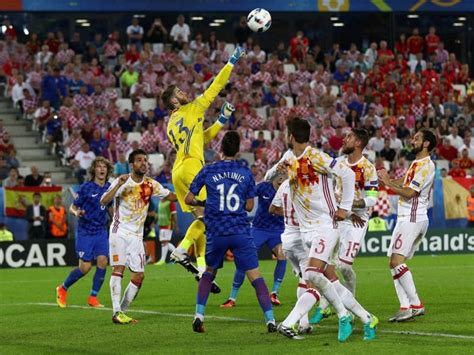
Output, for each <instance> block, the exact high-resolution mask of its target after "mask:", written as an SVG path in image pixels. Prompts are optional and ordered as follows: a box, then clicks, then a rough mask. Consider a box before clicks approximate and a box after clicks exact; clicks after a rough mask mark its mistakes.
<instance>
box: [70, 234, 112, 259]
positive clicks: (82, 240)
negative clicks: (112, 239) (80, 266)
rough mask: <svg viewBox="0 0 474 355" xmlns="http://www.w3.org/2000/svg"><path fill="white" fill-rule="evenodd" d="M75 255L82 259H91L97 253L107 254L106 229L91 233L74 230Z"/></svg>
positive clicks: (95, 256) (96, 255) (107, 235)
mask: <svg viewBox="0 0 474 355" xmlns="http://www.w3.org/2000/svg"><path fill="white" fill-rule="evenodd" d="M76 255H77V257H78V258H79V259H81V260H83V261H92V260H95V259H97V257H98V256H99V255H104V256H107V257H108V256H109V234H108V233H107V230H105V229H104V230H103V231H99V232H97V233H95V234H92V233H90V232H87V231H83V230H81V231H80V230H76Z"/></svg>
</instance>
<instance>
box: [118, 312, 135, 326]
mask: <svg viewBox="0 0 474 355" xmlns="http://www.w3.org/2000/svg"><path fill="white" fill-rule="evenodd" d="M112 322H113V323H115V324H135V323H137V322H138V321H137V320H135V319H133V318H131V317H129V316H127V315H126V314H125V313H123V312H116V313H115V314H114V315H113V316H112Z"/></svg>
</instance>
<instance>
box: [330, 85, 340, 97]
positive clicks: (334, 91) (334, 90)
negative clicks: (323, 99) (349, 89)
mask: <svg viewBox="0 0 474 355" xmlns="http://www.w3.org/2000/svg"><path fill="white" fill-rule="evenodd" d="M331 95H334V96H337V95H339V87H338V86H337V85H331Z"/></svg>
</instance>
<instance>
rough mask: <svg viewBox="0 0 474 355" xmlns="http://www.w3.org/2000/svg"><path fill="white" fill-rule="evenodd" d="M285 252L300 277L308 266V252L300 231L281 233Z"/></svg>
mask: <svg viewBox="0 0 474 355" xmlns="http://www.w3.org/2000/svg"><path fill="white" fill-rule="evenodd" d="M281 245H282V249H283V254H284V255H285V257H286V259H287V260H288V261H289V262H290V264H291V267H292V268H293V272H294V273H295V275H296V276H297V277H299V278H302V275H303V273H304V271H305V270H306V268H307V267H308V253H309V250H308V248H307V247H306V245H305V243H304V242H303V239H302V238H301V234H300V232H299V231H291V230H290V231H286V230H285V232H283V234H282V235H281Z"/></svg>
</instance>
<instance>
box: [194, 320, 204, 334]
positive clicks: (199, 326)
mask: <svg viewBox="0 0 474 355" xmlns="http://www.w3.org/2000/svg"><path fill="white" fill-rule="evenodd" d="M193 331H195V332H196V333H204V332H205V331H206V330H205V329H204V322H203V321H202V320H200V319H199V318H197V317H196V318H194V321H193Z"/></svg>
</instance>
